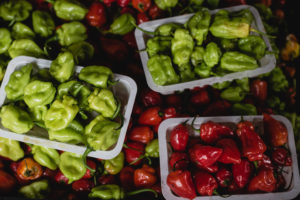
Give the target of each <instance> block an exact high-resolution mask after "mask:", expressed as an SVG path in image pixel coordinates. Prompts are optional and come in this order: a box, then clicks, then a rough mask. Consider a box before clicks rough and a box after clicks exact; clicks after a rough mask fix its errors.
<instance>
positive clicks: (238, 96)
mask: <svg viewBox="0 0 300 200" xmlns="http://www.w3.org/2000/svg"><path fill="white" fill-rule="evenodd" d="M245 96H246V93H245V91H244V90H243V89H242V88H241V87H239V86H231V87H229V88H227V89H225V90H223V91H222V92H221V95H220V97H221V98H222V99H225V100H228V101H232V102H240V101H242V100H243V99H244V98H245Z"/></svg>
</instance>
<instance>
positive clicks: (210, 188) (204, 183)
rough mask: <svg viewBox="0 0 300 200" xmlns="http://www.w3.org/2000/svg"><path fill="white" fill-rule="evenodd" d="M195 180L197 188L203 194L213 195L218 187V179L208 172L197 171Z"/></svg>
mask: <svg viewBox="0 0 300 200" xmlns="http://www.w3.org/2000/svg"><path fill="white" fill-rule="evenodd" d="M194 181H195V187H196V190H197V192H198V193H199V194H200V195H201V196H211V195H212V194H213V192H214V190H215V189H217V188H218V183H217V181H216V179H215V178H214V177H213V176H212V175H211V174H209V173H207V172H201V171H200V172H197V173H196V175H195V177H194Z"/></svg>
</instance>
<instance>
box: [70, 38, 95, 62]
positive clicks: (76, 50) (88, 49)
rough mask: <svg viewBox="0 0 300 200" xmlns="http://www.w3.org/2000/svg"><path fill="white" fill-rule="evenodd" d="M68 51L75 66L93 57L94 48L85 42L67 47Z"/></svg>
mask: <svg viewBox="0 0 300 200" xmlns="http://www.w3.org/2000/svg"><path fill="white" fill-rule="evenodd" d="M68 51H70V52H71V53H72V54H73V58H74V61H75V63H76V64H80V63H84V62H86V61H89V60H90V59H91V58H92V57H93V56H94V47H93V46H92V45H91V44H90V43H88V42H86V41H81V42H77V43H74V44H72V45H71V46H69V47H68Z"/></svg>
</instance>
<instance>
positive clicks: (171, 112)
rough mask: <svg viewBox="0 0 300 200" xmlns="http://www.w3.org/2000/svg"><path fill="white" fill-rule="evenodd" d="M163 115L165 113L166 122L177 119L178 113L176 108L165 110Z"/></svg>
mask: <svg viewBox="0 0 300 200" xmlns="http://www.w3.org/2000/svg"><path fill="white" fill-rule="evenodd" d="M163 113H164V116H163V119H164V120H165V119H169V118H174V117H177V111H176V108H174V107H167V108H165V109H164V111H163Z"/></svg>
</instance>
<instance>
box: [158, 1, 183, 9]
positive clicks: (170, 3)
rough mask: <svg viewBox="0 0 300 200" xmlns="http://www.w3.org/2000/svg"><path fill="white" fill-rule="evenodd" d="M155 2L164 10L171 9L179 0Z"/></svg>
mask: <svg viewBox="0 0 300 200" xmlns="http://www.w3.org/2000/svg"><path fill="white" fill-rule="evenodd" d="M154 2H155V4H156V5H157V6H158V7H159V8H160V9H162V10H170V9H171V8H173V7H175V6H176V5H177V3H178V0H154Z"/></svg>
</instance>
